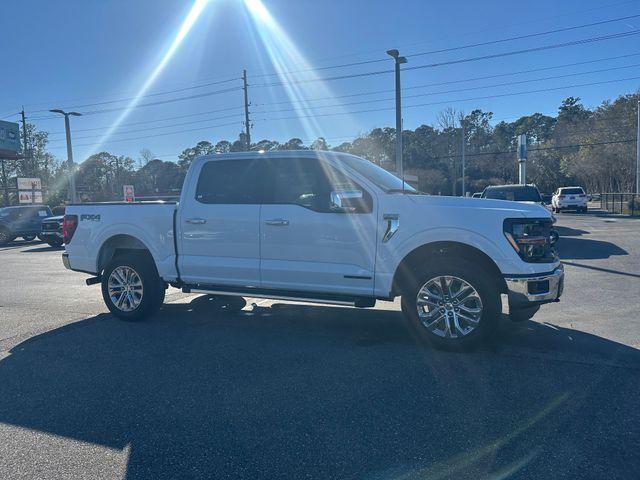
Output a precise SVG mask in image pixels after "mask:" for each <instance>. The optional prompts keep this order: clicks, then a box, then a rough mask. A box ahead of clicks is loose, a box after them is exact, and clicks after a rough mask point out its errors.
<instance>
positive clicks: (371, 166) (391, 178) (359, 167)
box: [340, 157, 418, 193]
mask: <svg viewBox="0 0 640 480" xmlns="http://www.w3.org/2000/svg"><path fill="white" fill-rule="evenodd" d="M340 161H342V162H344V163H345V165H347V166H349V167H351V168H353V169H354V170H355V171H356V172H358V173H359V174H361V175H362V176H364V177H366V178H367V180H370V181H371V182H372V183H374V184H375V185H377V186H378V187H380V188H382V189H383V190H386V191H391V190H393V191H401V190H402V180H401V179H399V178H398V177H396V176H395V175H394V174H393V173H391V172H388V171H386V170H385V169H384V168H382V167H379V166H378V165H376V164H375V163H373V162H370V161H369V160H365V159H363V158H358V157H340ZM404 190H406V191H407V192H411V193H417V192H418V191H417V190H416V189H415V188H413V187H412V186H411V185H409V184H408V183H406V182H405V183H404Z"/></svg>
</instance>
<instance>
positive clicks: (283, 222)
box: [264, 218, 289, 227]
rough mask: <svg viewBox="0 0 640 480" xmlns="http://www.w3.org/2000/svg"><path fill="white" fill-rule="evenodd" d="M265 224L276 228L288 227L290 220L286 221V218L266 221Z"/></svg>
mask: <svg viewBox="0 0 640 480" xmlns="http://www.w3.org/2000/svg"><path fill="white" fill-rule="evenodd" d="M264 223H265V224H266V225H271V226H274V227H286V226H288V225H289V220H285V219H284V218H272V219H271V220H265V221H264Z"/></svg>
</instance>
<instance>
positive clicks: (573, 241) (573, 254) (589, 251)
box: [558, 237, 629, 260]
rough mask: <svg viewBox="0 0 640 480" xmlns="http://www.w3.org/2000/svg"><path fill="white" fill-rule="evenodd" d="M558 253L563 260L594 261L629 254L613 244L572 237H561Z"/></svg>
mask: <svg viewBox="0 0 640 480" xmlns="http://www.w3.org/2000/svg"><path fill="white" fill-rule="evenodd" d="M558 252H559V253H560V258H561V259H563V260H564V259H568V260H595V259H599V258H609V257H611V256H614V255H628V254H629V252H627V251H626V250H625V249H623V248H620V247H619V246H618V245H616V244H615V243H611V242H605V241H602V240H591V239H587V238H573V237H569V238H564V237H561V238H560V241H559V242H558Z"/></svg>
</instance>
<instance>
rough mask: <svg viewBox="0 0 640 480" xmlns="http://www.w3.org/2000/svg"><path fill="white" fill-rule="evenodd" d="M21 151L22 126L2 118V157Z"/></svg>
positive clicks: (0, 143) (0, 144)
mask: <svg viewBox="0 0 640 480" xmlns="http://www.w3.org/2000/svg"><path fill="white" fill-rule="evenodd" d="M19 151H20V126H19V125H18V124H17V123H13V122H4V121H2V120H0V157H2V156H3V154H5V155H6V156H8V157H11V156H13V155H15V154H16V153H18V152H19Z"/></svg>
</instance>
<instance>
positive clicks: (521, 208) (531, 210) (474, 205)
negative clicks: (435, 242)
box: [400, 194, 551, 218]
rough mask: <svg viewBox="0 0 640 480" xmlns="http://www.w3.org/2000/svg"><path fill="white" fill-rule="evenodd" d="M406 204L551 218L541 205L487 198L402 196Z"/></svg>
mask: <svg viewBox="0 0 640 480" xmlns="http://www.w3.org/2000/svg"><path fill="white" fill-rule="evenodd" d="M400 195H402V194H400ZM404 196H405V198H406V201H407V202H412V203H413V204H415V205H416V206H420V205H425V206H426V205H429V206H432V207H443V208H459V209H465V210H471V209H481V210H492V211H494V212H496V213H499V214H502V215H504V217H505V218H506V217H514V216H521V217H525V218H551V212H549V210H547V209H546V208H544V207H543V206H542V205H539V204H537V203H533V202H512V201H509V200H492V199H488V198H471V197H446V196H436V195H404Z"/></svg>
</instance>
